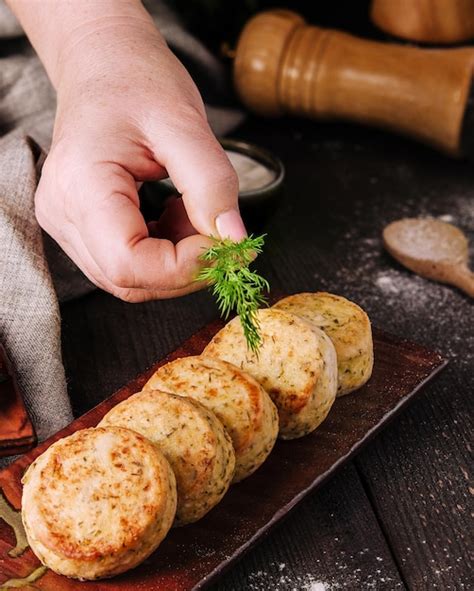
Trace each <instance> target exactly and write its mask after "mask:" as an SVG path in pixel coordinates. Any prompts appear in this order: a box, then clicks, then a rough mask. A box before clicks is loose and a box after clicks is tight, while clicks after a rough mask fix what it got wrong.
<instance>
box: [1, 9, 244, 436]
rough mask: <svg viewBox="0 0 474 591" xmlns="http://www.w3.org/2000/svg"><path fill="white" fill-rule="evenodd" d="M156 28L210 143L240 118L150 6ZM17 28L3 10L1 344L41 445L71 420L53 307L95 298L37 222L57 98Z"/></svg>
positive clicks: (167, 16) (207, 69)
mask: <svg viewBox="0 0 474 591" xmlns="http://www.w3.org/2000/svg"><path fill="white" fill-rule="evenodd" d="M146 5H147V8H148V9H149V11H150V13H151V14H152V15H153V17H154V19H155V21H156V23H157V26H158V28H159V29H160V31H161V32H162V33H163V35H164V36H165V38H166V40H167V41H168V43H169V44H170V46H171V48H172V49H173V50H174V51H175V52H176V53H177V55H178V56H179V57H180V59H181V60H182V61H183V62H184V64H185V65H186V66H187V67H188V69H189V70H190V72H191V73H192V75H193V77H194V79H195V81H196V83H197V84H198V86H199V87H200V88H201V91H202V92H203V96H204V100H205V102H206V108H207V110H208V116H209V120H210V123H211V126H212V127H213V130H214V132H215V133H216V134H217V135H220V134H224V133H226V132H228V131H229V130H231V129H233V128H234V127H235V126H236V125H237V124H239V123H240V122H241V120H242V118H243V115H242V113H241V112H240V111H238V110H235V109H232V108H226V107H222V106H219V105H218V102H219V97H223V96H224V94H225V75H224V72H223V69H222V67H221V65H220V64H219V62H218V61H217V60H216V59H215V58H214V57H213V56H212V55H211V54H210V53H209V52H208V51H207V50H206V48H205V47H204V46H203V45H202V44H200V43H199V42H198V41H197V40H196V39H195V38H193V37H192V36H191V35H189V34H188V33H187V32H186V31H185V30H184V28H183V27H182V25H181V23H180V22H179V19H178V18H177V17H176V15H174V14H173V12H172V11H171V10H170V9H169V8H168V7H167V6H166V5H164V4H163V3H162V2H161V1H159V0H156V1H154V2H151V1H150V2H147V3H146ZM22 34H23V33H22V31H21V27H20V26H19V24H18V22H17V21H16V20H15V18H14V17H13V15H12V14H11V13H10V12H9V10H8V9H7V7H6V6H5V4H4V3H3V0H0V341H1V342H2V343H3V344H4V346H5V347H6V349H7V352H8V354H9V356H10V357H11V359H12V361H13V364H14V366H15V368H16V371H17V374H18V378H19V382H20V386H21V388H22V391H23V393H24V395H25V400H26V404H27V407H28V410H29V413H30V416H31V418H32V420H33V422H34V424H35V427H36V429H37V432H38V436H39V438H40V439H44V438H45V437H47V436H49V435H51V434H52V433H54V432H55V431H57V430H58V429H60V428H61V427H63V426H64V425H66V424H67V423H68V422H69V421H71V420H72V418H73V417H72V411H71V406H70V403H69V399H68V395H67V388H66V380H65V375H64V368H63V365H62V360H61V346H60V337H61V333H60V330H61V323H60V313H59V304H58V298H59V300H65V299H70V298H73V297H77V296H79V295H82V294H84V293H86V292H87V291H90V290H91V289H93V286H92V285H91V284H90V283H89V282H88V281H87V279H86V278H85V277H84V276H83V275H82V273H81V272H80V271H79V270H78V269H77V267H76V266H75V265H74V264H73V263H72V261H71V260H70V259H68V257H66V255H64V253H62V252H61V251H59V249H58V248H57V246H56V245H55V244H54V243H53V241H52V240H50V239H49V238H48V237H46V236H44V235H43V234H42V232H41V230H40V228H39V226H38V224H37V222H36V219H35V216H34V206H33V199H34V193H35V188H36V185H37V180H38V170H39V167H40V165H41V162H42V160H43V159H44V153H45V152H47V150H48V147H49V145H50V141H51V133H52V126H53V119H54V110H55V94H54V91H53V89H52V87H51V85H50V83H49V81H48V78H47V76H46V73H45V71H44V69H43V67H42V66H41V63H40V62H39V60H38V58H37V56H36V55H35V54H34V52H33V51H32V49H31V47H30V46H29V44H28V43H27V42H26V41H25V40H22V39H21V36H22Z"/></svg>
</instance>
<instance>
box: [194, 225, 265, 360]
mask: <svg viewBox="0 0 474 591" xmlns="http://www.w3.org/2000/svg"><path fill="white" fill-rule="evenodd" d="M264 239H265V235H263V236H256V237H254V236H248V237H247V238H244V239H243V240H241V241H240V242H232V240H230V239H223V240H222V239H217V238H212V240H213V242H214V244H213V245H212V246H211V247H210V248H208V249H207V250H206V251H205V252H204V253H203V254H202V255H201V256H200V259H201V260H202V261H205V262H206V263H208V265H206V266H205V267H204V268H203V269H202V270H201V272H200V273H199V276H198V277H197V280H198V281H206V282H207V283H208V284H209V286H210V288H211V290H212V294H213V295H214V296H215V298H216V301H217V305H218V307H219V310H220V313H221V315H222V316H223V317H224V318H226V319H227V318H228V317H229V314H230V313H231V312H232V311H235V312H237V314H238V315H239V317H240V322H241V324H242V330H243V332H244V337H245V340H246V341H247V347H248V348H249V349H250V350H251V351H253V352H254V353H258V349H259V347H260V344H261V341H262V339H261V336H260V330H259V329H260V327H259V323H258V317H257V310H258V309H259V308H260V307H261V306H263V305H265V303H266V301H265V297H264V295H263V292H264V291H269V289H270V286H269V284H268V281H267V280H266V279H264V278H263V277H262V276H261V275H259V274H258V273H256V272H255V271H251V270H250V269H249V265H250V263H251V262H252V261H253V259H254V258H255V255H256V254H259V253H261V252H262V248H263V243H264Z"/></svg>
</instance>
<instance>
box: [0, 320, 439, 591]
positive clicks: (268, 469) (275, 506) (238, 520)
mask: <svg viewBox="0 0 474 591" xmlns="http://www.w3.org/2000/svg"><path fill="white" fill-rule="evenodd" d="M222 325H223V323H221V322H214V323H212V324H210V325H208V326H206V327H205V328H203V329H202V330H201V331H199V332H198V333H196V334H195V335H194V336H192V337H191V338H190V339H189V340H188V341H186V342H185V343H184V345H183V346H182V347H180V348H179V349H177V350H176V351H175V352H174V353H172V354H170V355H168V357H166V358H165V359H163V360H162V361H160V362H159V363H157V364H156V365H154V366H153V367H152V368H150V369H149V370H148V371H146V372H145V373H144V374H142V375H140V376H139V377H137V378H136V379H135V380H133V381H132V382H130V383H129V384H127V385H126V386H124V387H123V388H121V389H120V390H118V391H117V392H116V393H115V394H113V396H111V397H110V398H108V399H107V400H105V401H104V402H102V403H101V404H99V405H98V406H96V407H95V408H93V409H92V410H91V411H89V412H88V413H86V414H85V415H83V416H82V417H81V418H79V419H77V420H76V421H74V422H73V423H71V424H70V425H68V426H67V427H66V428H65V429H63V430H62V431H60V432H59V433H57V434H56V435H55V436H53V437H52V438H50V439H48V440H47V441H46V442H44V443H42V444H41V445H39V446H38V447H36V448H35V449H33V450H32V451H30V452H29V453H27V454H26V455H24V456H23V457H22V458H20V459H19V460H17V461H16V462H15V463H14V464H12V465H10V466H9V467H8V468H6V469H4V470H3V471H1V472H0V491H3V494H4V496H5V497H6V498H7V500H8V501H9V502H10V503H11V505H12V506H13V507H15V508H17V509H18V508H19V507H20V502H21V482H20V479H21V476H22V474H23V473H24V471H25V469H26V467H27V466H28V465H29V464H30V463H31V462H32V461H33V460H34V459H35V458H36V457H37V456H38V455H39V454H40V453H42V452H43V451H44V450H45V449H46V448H47V447H48V446H49V445H51V443H53V442H54V441H56V440H57V439H60V438H61V437H65V436H66V435H70V434H71V433H73V432H74V431H76V430H78V429H82V428H85V427H91V426H95V425H96V424H97V423H98V422H99V421H100V419H101V418H102V417H103V416H104V414H105V413H106V412H107V411H108V410H109V409H110V408H112V407H113V406H114V405H115V404H117V403H118V402H120V401H121V400H124V399H125V398H127V397H128V396H130V395H131V394H133V393H134V392H137V391H139V390H140V389H141V388H142V387H143V385H144V384H145V382H146V381H147V380H148V378H149V377H150V376H151V374H152V373H153V372H154V371H155V370H156V369H157V368H158V367H159V366H160V365H163V364H164V363H166V362H168V361H171V360H172V359H176V358H177V357H183V356H186V355H195V354H199V353H200V352H201V351H202V349H203V348H204V346H205V345H206V344H207V343H208V342H209V340H210V339H211V338H212V336H213V335H214V334H215V333H216V332H217V331H218V330H219V329H220V328H221V326H222ZM374 348H375V365H374V372H373V375H372V378H371V379H370V381H369V382H368V384H366V385H365V386H364V387H363V388H362V389H361V390H359V391H358V392H356V393H354V394H352V395H348V396H345V397H343V398H339V399H337V400H336V402H335V403H334V406H333V408H332V409H331V412H330V413H329V416H328V418H327V419H326V420H325V421H324V423H323V424H322V425H321V426H320V427H319V428H318V429H317V430H316V431H315V432H314V433H312V434H310V435H307V436H306V437H303V438H301V439H297V440H293V441H278V442H277V444H276V446H275V449H274V450H273V452H272V453H271V455H270V457H269V459H268V460H267V461H266V462H265V464H264V465H263V466H262V467H261V468H260V469H259V470H258V471H257V472H256V473H255V474H253V475H252V476H251V477H250V478H248V479H247V480H244V481H242V482H240V483H239V484H237V485H235V486H233V487H232V488H231V489H230V491H229V492H228V493H227V495H226V496H225V497H224V499H223V501H222V502H221V503H220V504H219V505H218V506H217V507H216V508H215V509H213V510H212V511H211V512H210V513H209V514H208V515H207V516H206V517H205V518H204V519H202V520H201V521H199V522H197V523H195V524H193V525H189V526H185V527H182V528H178V529H173V530H172V531H171V532H170V533H169V535H168V537H167V538H166V540H165V541H164V542H163V543H162V545H161V546H160V547H159V548H158V550H157V551H156V552H155V553H154V554H153V555H152V556H150V558H148V559H147V560H146V561H145V562H144V563H143V564H141V565H140V566H139V567H137V568H136V569H134V570H132V571H129V572H128V573H125V574H123V575H120V576H118V577H115V578H113V579H110V580H103V581H93V582H86V583H79V582H78V581H73V580H69V579H67V578H65V577H61V576H59V575H56V574H54V573H53V572H51V571H48V572H46V574H45V575H44V576H42V577H41V578H40V579H39V580H38V581H36V582H35V583H34V587H31V586H30V587H28V588H29V589H31V588H34V589H42V590H45V591H63V590H64V591H65V590H68V591H69V590H71V591H72V590H76V591H77V590H78V589H84V590H85V591H86V590H88V591H106V590H118V591H132V590H133V591H189V590H191V589H193V590H197V589H202V588H204V587H205V586H206V585H208V584H210V583H211V582H215V580H216V579H217V577H218V576H219V575H220V574H222V572H223V571H224V570H225V569H227V568H228V567H229V566H230V565H231V564H232V563H234V562H235V561H236V560H238V559H239V558H240V557H241V556H242V555H243V553H244V552H246V551H247V550H248V549H249V548H250V547H251V546H252V545H253V544H255V542H256V541H257V540H258V539H259V538H261V537H262V536H263V535H264V534H265V533H266V532H268V531H269V530H270V528H271V527H273V526H274V525H275V524H277V523H278V522H279V521H280V520H281V519H283V518H284V517H285V516H286V515H287V514H288V513H289V512H290V511H291V509H292V508H293V507H295V505H297V504H298V503H299V502H300V501H301V500H302V499H303V498H304V497H305V496H306V495H307V494H308V493H310V492H311V491H313V490H315V489H316V488H317V487H319V486H320V485H321V484H322V483H323V482H324V481H325V480H327V479H328V478H329V477H330V476H331V475H333V474H334V472H335V471H336V470H337V469H338V468H340V467H341V466H342V465H343V464H344V463H345V462H347V461H348V460H349V459H350V458H352V457H353V456H354V454H356V453H357V452H358V451H359V450H360V449H361V448H362V446H363V445H365V444H366V443H367V442H368V441H369V440H370V439H371V438H372V437H374V435H375V434H376V433H377V432H378V431H380V430H381V429H382V428H383V427H384V426H385V425H386V424H387V423H388V422H389V421H390V420H391V419H393V418H394V417H395V416H396V415H397V414H398V413H399V412H400V411H401V410H402V408H403V407H404V406H405V405H406V404H407V403H408V402H409V401H410V400H412V399H413V398H414V396H415V395H416V394H417V393H418V392H419V391H420V389H421V387H422V386H423V385H424V384H426V382H427V381H428V380H430V379H431V378H432V377H433V376H434V375H435V374H437V373H438V372H439V371H440V370H441V369H442V368H443V367H444V366H445V365H446V361H445V360H443V358H442V357H441V356H440V355H439V354H438V353H435V352H433V351H430V350H428V349H426V348H424V347H422V346H420V345H416V344H414V343H411V342H408V341H405V340H402V339H399V338H395V337H392V336H389V335H387V334H385V333H383V332H381V331H378V330H374ZM13 545H14V536H13V532H12V530H11V528H10V527H9V526H8V525H7V524H6V523H5V522H3V521H2V520H1V519H0V588H1V583H2V582H4V581H5V580H7V579H9V578H12V577H25V576H27V575H28V574H29V573H31V572H32V571H33V570H34V568H36V567H37V566H38V565H39V562H38V560H37V559H36V557H35V556H34V555H33V553H32V552H31V550H29V549H28V550H27V551H26V552H24V553H23V554H22V555H21V556H20V557H18V558H11V557H9V556H8V551H9V550H11V548H12V546H13Z"/></svg>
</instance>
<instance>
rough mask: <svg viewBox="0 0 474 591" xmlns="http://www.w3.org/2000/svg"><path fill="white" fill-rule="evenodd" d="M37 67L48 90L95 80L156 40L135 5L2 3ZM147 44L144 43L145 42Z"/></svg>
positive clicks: (64, 0)
mask: <svg viewBox="0 0 474 591" xmlns="http://www.w3.org/2000/svg"><path fill="white" fill-rule="evenodd" d="M7 2H8V4H9V6H10V7H11V9H12V10H13V12H14V13H15V14H16V16H17V18H18V19H19V20H20V22H21V24H22V25H23V28H24V30H25V32H26V34H27V35H28V37H29V39H30V41H31V43H32V44H33V46H34V47H35V49H36V51H37V53H38V55H39V57H40V59H41V61H42V62H43V64H44V66H45V68H46V70H47V72H48V75H49V78H50V80H51V82H52V84H53V86H54V87H55V88H56V89H58V88H59V87H60V86H61V84H62V83H63V80H68V79H69V80H70V79H73V78H74V77H77V78H78V79H81V80H87V79H89V78H91V77H94V76H100V75H101V69H102V66H104V67H105V64H106V63H107V61H110V62H112V63H113V64H114V65H115V67H117V66H120V65H121V64H120V63H117V60H118V59H119V58H120V54H122V56H126V52H127V51H128V54H129V57H130V58H132V57H133V55H135V53H136V50H137V47H138V46H143V47H146V45H145V44H146V43H147V42H150V41H151V42H154V43H156V44H159V43H162V44H164V41H163V40H162V39H161V36H160V34H159V32H158V31H157V29H156V27H155V26H154V23H153V21H152V19H151V17H150V15H149V14H148V13H147V11H146V10H145V9H144V7H143V5H142V3H141V2H140V0H81V2H79V3H78V2H77V0H44V1H42V2H41V7H40V8H38V10H36V11H35V10H32V6H31V0H7ZM149 40H150V41H149Z"/></svg>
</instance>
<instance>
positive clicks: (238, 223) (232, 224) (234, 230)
mask: <svg viewBox="0 0 474 591" xmlns="http://www.w3.org/2000/svg"><path fill="white" fill-rule="evenodd" d="M215 224H216V228H217V231H218V233H219V237H220V238H223V239H224V238H230V240H233V241H234V242H240V241H241V240H243V239H244V238H246V237H247V230H246V229H245V225H244V222H243V221H242V218H241V216H240V213H239V212H238V211H237V210H235V209H229V210H227V211H224V212H222V213H220V214H219V215H218V216H217V217H216V221H215Z"/></svg>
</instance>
